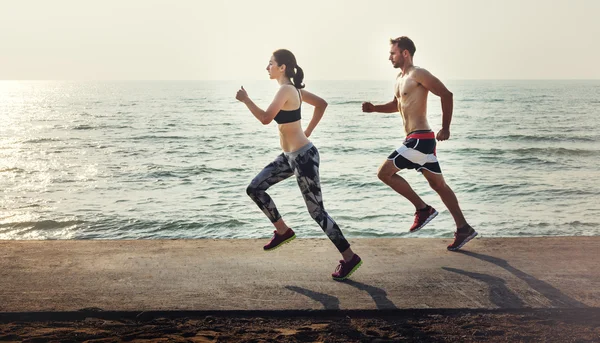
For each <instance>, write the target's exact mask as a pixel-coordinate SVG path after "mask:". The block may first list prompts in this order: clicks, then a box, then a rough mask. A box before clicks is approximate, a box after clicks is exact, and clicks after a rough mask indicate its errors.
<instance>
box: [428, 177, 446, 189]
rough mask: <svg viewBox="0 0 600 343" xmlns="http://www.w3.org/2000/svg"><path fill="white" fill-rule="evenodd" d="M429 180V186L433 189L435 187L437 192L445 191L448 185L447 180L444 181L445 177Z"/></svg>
mask: <svg viewBox="0 0 600 343" xmlns="http://www.w3.org/2000/svg"><path fill="white" fill-rule="evenodd" d="M428 181H429V186H430V187H431V189H433V190H434V191H436V192H440V191H443V190H444V189H445V188H446V187H448V186H447V185H446V182H445V181H444V179H441V180H428Z"/></svg>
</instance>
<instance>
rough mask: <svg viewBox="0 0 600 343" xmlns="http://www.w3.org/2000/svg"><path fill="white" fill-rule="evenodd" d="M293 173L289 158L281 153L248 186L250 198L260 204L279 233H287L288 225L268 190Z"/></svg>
mask: <svg viewBox="0 0 600 343" xmlns="http://www.w3.org/2000/svg"><path fill="white" fill-rule="evenodd" d="M293 174H294V172H293V171H292V168H291V167H290V165H289V163H288V160H287V158H286V157H285V155H284V154H281V155H279V156H277V158H276V159H275V160H274V161H273V162H271V163H269V164H268V165H267V166H266V167H265V168H263V170H262V171H261V172H260V173H258V175H256V177H255V178H254V179H252V182H250V185H248V188H246V193H248V195H249V196H250V198H251V199H252V200H254V202H255V203H256V205H258V207H259V208H260V209H261V210H262V211H263V212H264V214H265V215H266V216H267V217H268V218H269V220H271V222H272V223H273V225H274V226H275V228H276V229H277V233H279V234H283V233H285V232H286V231H287V229H288V226H287V225H286V224H285V222H284V221H283V219H282V218H281V215H280V214H279V211H277V206H275V202H274V201H273V199H271V197H270V196H269V194H267V192H266V190H267V189H268V188H269V187H271V186H272V185H274V184H276V183H278V182H280V181H283V180H285V179H287V178H289V177H290V176H292V175H293Z"/></svg>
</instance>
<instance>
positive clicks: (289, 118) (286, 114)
mask: <svg viewBox="0 0 600 343" xmlns="http://www.w3.org/2000/svg"><path fill="white" fill-rule="evenodd" d="M296 90H297V91H298V96H299V97H300V107H298V108H297V109H295V110H291V111H285V110H279V112H278V113H277V115H276V116H275V118H274V120H275V121H276V122H277V124H287V123H293V122H295V121H298V120H300V118H301V116H300V108H301V107H302V96H300V90H299V89H298V88H296Z"/></svg>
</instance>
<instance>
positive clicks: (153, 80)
mask: <svg viewBox="0 0 600 343" xmlns="http://www.w3.org/2000/svg"><path fill="white" fill-rule="evenodd" d="M390 80H393V78H391V79H314V80H310V81H311V82H312V81H390ZM446 80H447V81H600V78H597V79H591V78H590V79H578V78H570V79H494V78H491V79H453V78H449V79H446ZM15 81H16V82H18V81H77V82H115V81H134V82H137V81H150V82H165V81H181V82H183V81H186V82H195V81H205V82H206V81H210V82H238V81H270V80H268V79H243V78H242V79H0V82H15Z"/></svg>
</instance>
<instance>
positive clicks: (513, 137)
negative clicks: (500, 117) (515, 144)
mask: <svg viewBox="0 0 600 343" xmlns="http://www.w3.org/2000/svg"><path fill="white" fill-rule="evenodd" d="M469 139H485V140H499V141H502V142H506V141H519V142H523V141H526V142H528V141H535V142H555V143H556V142H596V141H597V140H598V138H597V137H589V136H588V137H586V136H572V135H568V136H560V135H557V136H542V135H527V134H523V135H520V134H509V135H506V136H496V137H494V136H490V135H477V134H474V135H470V136H469Z"/></svg>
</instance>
